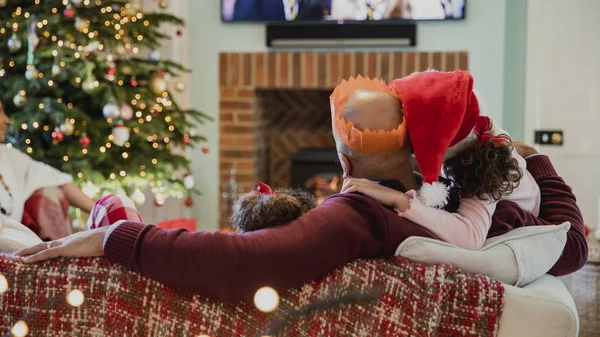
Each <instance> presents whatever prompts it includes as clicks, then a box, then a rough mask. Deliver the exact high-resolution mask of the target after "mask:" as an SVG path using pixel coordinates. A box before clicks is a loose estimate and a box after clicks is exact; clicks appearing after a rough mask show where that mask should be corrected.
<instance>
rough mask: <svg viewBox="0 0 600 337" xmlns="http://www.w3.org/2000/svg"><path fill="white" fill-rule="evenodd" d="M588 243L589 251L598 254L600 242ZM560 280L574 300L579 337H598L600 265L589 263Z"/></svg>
mask: <svg viewBox="0 0 600 337" xmlns="http://www.w3.org/2000/svg"><path fill="white" fill-rule="evenodd" d="M588 243H589V248H590V251H592V250H596V252H600V242H598V241H596V240H594V239H588ZM594 260H595V259H594ZM595 261H597V260H595ZM561 279H562V280H563V282H564V283H565V285H566V286H567V289H569V292H570V293H571V295H572V296H573V299H575V305H576V307H577V311H578V313H579V320H580V323H579V324H580V328H579V336H580V337H600V263H593V262H589V263H588V264H586V265H585V266H584V267H583V268H582V269H581V270H580V271H578V272H576V273H574V274H571V275H568V276H565V277H562V278H561Z"/></svg>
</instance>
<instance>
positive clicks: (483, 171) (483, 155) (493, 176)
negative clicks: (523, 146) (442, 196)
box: [444, 140, 523, 201]
mask: <svg viewBox="0 0 600 337" xmlns="http://www.w3.org/2000/svg"><path fill="white" fill-rule="evenodd" d="M512 149H513V145H512V143H511V142H510V141H505V142H502V143H500V144H496V143H494V142H493V141H492V140H488V141H486V142H484V143H483V144H480V143H474V144H471V145H469V146H468V147H467V148H466V149H464V150H462V151H461V152H460V153H459V154H458V155H456V156H455V157H453V158H451V159H447V160H446V161H444V171H445V173H446V175H447V177H448V178H450V179H451V180H453V181H454V183H455V184H456V185H457V187H458V189H459V194H460V197H461V198H477V199H480V200H487V199H492V200H494V201H497V200H500V199H501V198H502V197H503V196H505V195H508V194H510V193H512V191H513V190H514V189H515V188H517V186H519V181H520V180H521V178H522V177H523V172H522V171H521V169H520V167H519V162H518V161H517V159H515V158H514V157H513V156H512V154H511V152H512Z"/></svg>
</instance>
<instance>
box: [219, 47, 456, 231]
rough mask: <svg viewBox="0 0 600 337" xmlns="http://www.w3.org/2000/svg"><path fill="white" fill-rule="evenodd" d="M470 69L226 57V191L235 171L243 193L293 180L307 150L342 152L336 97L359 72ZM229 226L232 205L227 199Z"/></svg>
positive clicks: (367, 58) (316, 57) (436, 58)
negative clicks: (297, 157)
mask: <svg viewBox="0 0 600 337" xmlns="http://www.w3.org/2000/svg"><path fill="white" fill-rule="evenodd" d="M430 68H433V69H437V70H442V71H450V70H455V69H467V68H468V55H467V53H466V52H266V53H221V54H220V57H219V73H220V80H219V87H220V112H219V121H220V140H219V141H220V157H219V161H220V162H219V170H220V186H221V191H222V192H223V193H228V192H229V191H228V190H227V189H228V182H229V180H230V172H231V170H232V169H235V171H236V182H237V185H238V187H239V191H240V192H241V191H249V190H250V189H252V188H253V187H254V186H255V184H256V182H257V181H259V180H262V181H265V182H267V183H269V184H271V185H272V186H287V185H289V182H290V160H289V158H290V156H291V155H292V154H294V153H296V152H297V151H298V150H301V149H304V148H331V147H333V146H334V144H333V138H332V136H331V130H330V127H331V126H330V115H329V94H330V92H331V90H332V88H333V87H335V86H336V85H337V84H338V83H339V82H340V81H341V80H342V79H344V78H348V77H350V76H355V75H357V74H362V75H364V76H370V77H378V78H383V79H385V80H388V81H389V80H392V79H394V78H398V77H402V76H405V75H408V74H411V73H412V72H415V71H422V70H426V69H430ZM221 203H222V207H221V220H220V222H221V226H222V227H226V226H227V224H228V217H229V205H227V203H226V198H222V199H221Z"/></svg>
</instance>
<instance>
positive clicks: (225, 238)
mask: <svg viewBox="0 0 600 337" xmlns="http://www.w3.org/2000/svg"><path fill="white" fill-rule="evenodd" d="M423 90H427V88H424V89H423ZM331 108H332V125H333V131H334V135H335V138H336V143H337V149H338V151H339V156H340V158H341V159H342V163H343V170H344V173H345V176H346V177H350V176H351V177H356V178H367V179H371V180H376V181H380V182H381V183H382V184H387V186H391V187H394V188H396V189H398V190H401V191H405V190H406V189H416V188H418V187H419V185H420V183H419V181H418V179H417V178H416V177H415V175H414V174H413V171H412V168H411V165H410V154H411V148H410V143H409V142H408V138H407V134H406V126H405V122H406V121H405V119H404V116H403V115H402V113H401V111H402V106H401V103H400V101H399V99H398V95H397V94H396V93H395V92H394V91H390V90H389V89H388V88H387V86H386V84H385V83H384V82H383V81H381V80H370V79H368V78H362V77H358V78H356V79H349V80H348V81H344V82H343V83H342V84H340V85H339V86H338V87H337V88H336V89H335V91H334V93H333V94H332V96H331ZM528 167H529V170H530V171H531V172H532V174H533V175H534V176H535V177H536V180H537V182H538V184H539V185H540V187H541V190H542V195H544V199H543V200H542V204H541V206H542V208H543V209H544V212H543V216H542V217H541V218H537V217H534V216H532V215H531V214H528V213H526V212H523V211H522V210H521V209H520V208H519V207H518V206H516V205H514V204H511V203H509V202H499V203H498V207H497V210H496V212H495V214H494V218H493V225H492V231H491V232H490V233H492V235H499V234H502V233H505V232H507V231H509V230H511V229H512V228H514V227H519V226H525V225H549V224H560V223H563V222H565V221H570V222H571V224H572V227H575V228H577V230H575V231H571V232H572V233H571V232H570V233H571V235H572V236H573V238H574V239H573V242H574V243H573V244H572V245H570V246H569V247H568V248H565V253H564V254H563V256H562V257H561V258H560V259H559V260H558V262H557V263H556V264H555V266H554V267H553V268H552V270H551V271H550V272H551V273H553V274H555V275H564V274H568V273H571V272H573V271H575V270H578V269H579V268H581V266H583V265H584V264H585V261H586V258H587V249H586V247H583V246H581V245H577V240H578V239H581V238H582V239H583V242H585V237H583V221H582V218H581V213H580V212H579V209H578V208H577V205H576V202H575V196H574V195H573V194H572V193H570V188H569V187H568V186H567V185H566V184H565V183H564V182H563V181H562V179H560V177H558V176H557V174H556V172H555V171H554V169H553V168H552V164H551V163H550V161H549V159H548V158H547V157H545V156H542V155H539V156H535V157H532V158H530V159H528ZM396 181H400V183H394V182H396ZM556 191H560V192H559V193H557V192H556ZM580 228H581V233H582V234H581V238H579V237H578V235H579V234H578V233H579V229H580ZM410 236H421V237H434V235H433V234H432V232H431V231H430V230H428V229H426V228H424V227H422V226H419V225H417V224H415V223H413V222H411V221H409V220H407V219H405V218H402V217H399V216H398V215H397V214H396V213H395V212H394V210H393V209H389V208H387V207H384V206H382V205H381V204H379V203H378V202H376V201H375V200H373V199H371V198H369V197H367V196H364V195H361V194H358V193H348V194H337V195H333V196H331V197H329V198H328V199H326V200H325V201H324V202H323V203H322V204H321V205H319V206H318V207H316V208H314V209H312V210H311V211H309V212H307V213H305V214H304V215H302V216H300V217H299V218H297V219H296V220H293V221H291V222H289V223H287V224H285V225H282V226H277V227H271V228H266V229H261V230H257V231H253V232H249V233H244V234H233V233H219V232H202V231H200V232H193V233H191V232H187V231H185V230H171V231H166V230H163V229H161V228H158V227H156V226H150V225H146V224H142V223H138V222H133V221H125V222H122V223H116V224H114V225H112V226H110V227H103V228H99V229H96V230H92V231H88V232H85V233H78V234H77V236H73V237H68V238H66V239H64V240H58V241H54V242H52V245H51V246H52V248H51V249H50V250H47V247H46V245H40V246H34V247H33V248H32V249H29V250H27V251H25V252H22V253H21V254H22V255H25V256H29V255H32V254H34V255H33V256H34V257H33V258H31V259H29V260H27V261H29V262H35V261H39V260H43V259H47V258H52V257H58V256H69V257H77V256H101V255H103V256H105V257H106V258H107V259H108V260H110V261H112V262H114V263H118V264H121V265H123V266H125V267H128V268H131V269H133V270H136V271H138V272H140V273H142V274H144V275H146V276H148V277H150V278H152V279H154V280H157V281H159V282H162V283H163V284H166V285H168V286H171V287H173V288H175V289H178V290H181V291H186V292H190V293H195V294H200V295H204V296H210V297H212V298H215V299H217V300H220V301H223V302H227V303H235V302H237V301H238V300H252V298H253V296H254V293H255V292H256V290H257V289H259V288H261V287H264V286H265V285H268V286H270V287H273V288H275V289H276V290H277V291H280V292H281V291H284V290H287V289H290V288H293V287H298V286H301V285H302V284H304V283H306V282H309V281H312V280H315V279H317V278H319V277H322V276H325V275H326V274H328V273H330V272H332V271H333V270H335V269H336V268H338V267H340V266H342V265H344V264H346V263H348V262H351V261H353V260H356V259H360V258H385V257H390V256H393V255H394V253H395V252H396V249H397V247H398V245H399V244H400V243H402V242H403V241H404V240H405V239H406V238H408V237H410ZM36 253H39V254H38V255H35V254H36ZM483 255H485V254H483ZM482 272H483V271H482ZM240 276H243V277H240Z"/></svg>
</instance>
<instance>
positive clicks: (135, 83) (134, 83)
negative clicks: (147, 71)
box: [129, 78, 138, 87]
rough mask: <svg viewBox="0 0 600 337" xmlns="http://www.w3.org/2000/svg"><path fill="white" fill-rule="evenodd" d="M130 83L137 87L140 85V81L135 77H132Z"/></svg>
mask: <svg viewBox="0 0 600 337" xmlns="http://www.w3.org/2000/svg"><path fill="white" fill-rule="evenodd" d="M129 83H130V84H131V86H132V87H137V86H138V81H137V80H136V79H135V78H132V79H131V81H130V82H129Z"/></svg>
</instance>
